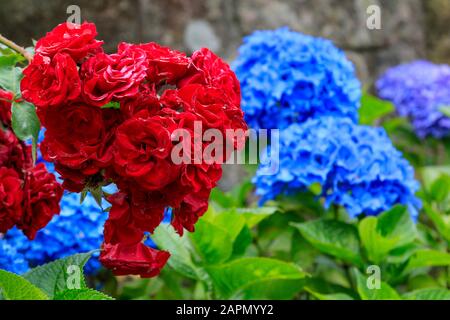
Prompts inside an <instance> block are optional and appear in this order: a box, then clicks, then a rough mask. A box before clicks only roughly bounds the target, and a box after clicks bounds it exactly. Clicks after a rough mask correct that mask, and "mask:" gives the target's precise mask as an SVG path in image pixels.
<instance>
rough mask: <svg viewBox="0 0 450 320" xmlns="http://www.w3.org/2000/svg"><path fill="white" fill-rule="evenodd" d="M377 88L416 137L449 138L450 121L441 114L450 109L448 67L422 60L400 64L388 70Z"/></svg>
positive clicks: (449, 70) (449, 67)
mask: <svg viewBox="0 0 450 320" xmlns="http://www.w3.org/2000/svg"><path fill="white" fill-rule="evenodd" d="M376 87H377V90H378V94H379V96H380V97H381V98H382V99H386V100H389V101H391V102H393V103H394V105H395V106H396V108H397V112H398V113H399V115H401V116H404V117H408V118H409V119H411V122H412V125H413V126H414V129H415V131H416V133H417V135H418V136H419V137H421V138H424V137H426V136H433V137H436V138H442V137H446V136H449V135H450V118H449V117H447V116H445V115H444V114H443V113H442V112H441V111H440V110H441V108H442V107H446V106H450V66H448V65H437V64H433V63H431V62H428V61H422V60H419V61H414V62H411V63H406V64H402V65H399V66H396V67H393V68H391V69H389V70H387V71H386V72H385V73H384V74H383V75H382V76H381V77H380V78H379V79H378V81H377V83H376Z"/></svg>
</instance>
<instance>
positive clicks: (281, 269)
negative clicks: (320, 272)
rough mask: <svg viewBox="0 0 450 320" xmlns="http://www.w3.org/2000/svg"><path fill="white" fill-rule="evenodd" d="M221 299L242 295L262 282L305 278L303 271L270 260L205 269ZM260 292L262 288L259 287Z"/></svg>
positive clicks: (282, 262) (281, 262)
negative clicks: (247, 289)
mask: <svg viewBox="0 0 450 320" xmlns="http://www.w3.org/2000/svg"><path fill="white" fill-rule="evenodd" d="M206 271H207V272H208V273H209V275H210V276H211V279H212V282H213V284H214V287H215V288H216V290H217V291H218V293H219V294H220V296H221V297H223V298H229V297H231V296H232V295H233V294H239V293H241V294H242V293H243V294H244V296H245V289H246V288H250V287H252V286H255V285H258V283H261V282H264V283H265V284H266V285H267V284H268V283H270V282H275V281H278V280H300V279H303V278H305V276H306V274H305V272H303V270H302V269H301V268H300V267H298V266H296V265H295V264H293V263H287V262H284V261H280V260H275V259H270V258H241V259H237V260H234V261H232V262H229V263H227V264H223V265H217V266H209V267H206ZM259 288H260V290H262V289H263V287H259Z"/></svg>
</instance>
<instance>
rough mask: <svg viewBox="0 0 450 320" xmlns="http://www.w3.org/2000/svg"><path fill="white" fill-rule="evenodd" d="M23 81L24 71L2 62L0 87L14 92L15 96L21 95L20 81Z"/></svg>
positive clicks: (0, 64)
mask: <svg viewBox="0 0 450 320" xmlns="http://www.w3.org/2000/svg"><path fill="white" fill-rule="evenodd" d="M21 79H22V69H21V68H19V67H15V66H14V65H10V64H9V63H6V62H5V60H3V62H0V87H2V88H3V89H4V90H6V91H9V92H12V93H13V94H14V95H15V96H17V95H18V94H19V93H20V80H21Z"/></svg>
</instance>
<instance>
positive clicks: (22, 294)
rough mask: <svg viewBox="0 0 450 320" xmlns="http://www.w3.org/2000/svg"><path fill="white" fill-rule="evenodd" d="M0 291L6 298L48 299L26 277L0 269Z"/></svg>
mask: <svg viewBox="0 0 450 320" xmlns="http://www.w3.org/2000/svg"><path fill="white" fill-rule="evenodd" d="M0 292H1V295H2V297H3V298H4V299H6V300H47V299H48V297H47V296H46V295H45V293H44V292H42V291H41V290H40V289H39V288H37V287H35V286H34V285H32V284H31V283H30V282H29V281H27V280H26V279H24V278H22V277H20V276H18V275H16V274H14V273H11V272H7V271H4V270H0Z"/></svg>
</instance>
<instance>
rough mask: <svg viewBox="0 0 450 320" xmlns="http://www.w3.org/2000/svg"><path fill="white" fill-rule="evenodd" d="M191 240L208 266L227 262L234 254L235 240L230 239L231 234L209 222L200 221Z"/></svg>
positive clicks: (191, 235)
mask: <svg viewBox="0 0 450 320" xmlns="http://www.w3.org/2000/svg"><path fill="white" fill-rule="evenodd" d="M236 236H237V235H236ZM190 238H191V240H192V243H193V244H194V247H195V248H196V250H197V252H198V253H199V255H200V256H201V257H202V259H203V260H204V262H205V263H207V264H215V263H221V262H225V261H226V260H228V259H229V258H230V256H231V254H232V252H233V243H234V239H230V233H228V232H227V230H226V229H224V228H222V227H220V226H218V225H214V224H213V223H211V222H209V221H207V220H203V219H200V221H198V222H197V224H196V225H195V232H194V233H192V234H190Z"/></svg>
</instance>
